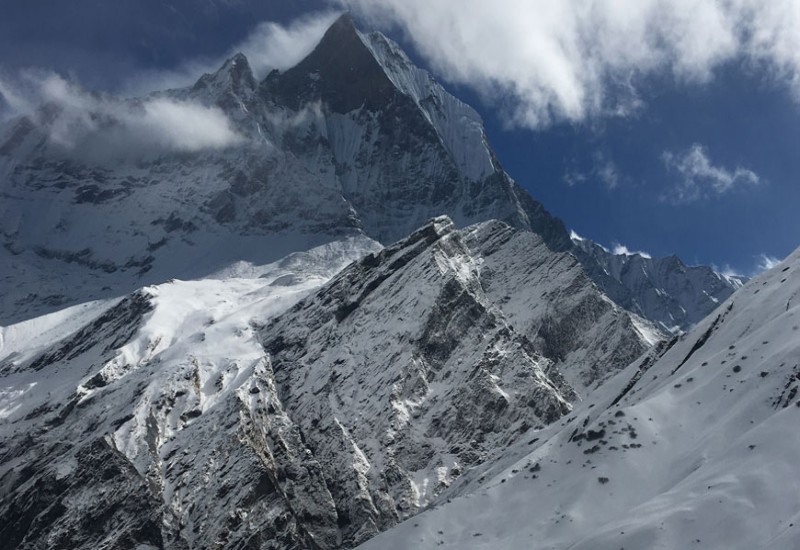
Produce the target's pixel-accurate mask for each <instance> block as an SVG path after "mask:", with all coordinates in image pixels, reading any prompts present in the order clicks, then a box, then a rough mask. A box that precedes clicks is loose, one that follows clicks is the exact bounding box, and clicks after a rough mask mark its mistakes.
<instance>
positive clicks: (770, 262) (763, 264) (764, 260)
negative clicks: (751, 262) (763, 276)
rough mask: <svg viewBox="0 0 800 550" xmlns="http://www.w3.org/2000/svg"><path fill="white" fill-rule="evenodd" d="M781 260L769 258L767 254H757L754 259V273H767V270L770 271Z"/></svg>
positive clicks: (773, 257)
mask: <svg viewBox="0 0 800 550" xmlns="http://www.w3.org/2000/svg"><path fill="white" fill-rule="evenodd" d="M781 261H782V260H780V259H778V258H776V257H775V256H770V255H769V254H759V255H758V257H757V258H756V272H757V273H760V272H762V271H767V270H768V269H772V268H773V267H775V266H776V265H778V264H779V263H781Z"/></svg>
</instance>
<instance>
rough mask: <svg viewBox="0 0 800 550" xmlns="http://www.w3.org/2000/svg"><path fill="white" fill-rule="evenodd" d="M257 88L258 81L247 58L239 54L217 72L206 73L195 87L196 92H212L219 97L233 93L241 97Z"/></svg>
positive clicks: (228, 60)
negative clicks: (219, 95)
mask: <svg viewBox="0 0 800 550" xmlns="http://www.w3.org/2000/svg"><path fill="white" fill-rule="evenodd" d="M255 88H256V79H255V76H253V70H252V69H251V68H250V63H249V61H248V60H247V57H246V56H245V55H244V54H243V53H241V52H237V53H235V54H234V55H233V56H231V57H230V58H229V59H227V60H226V61H225V63H223V64H222V66H221V67H220V68H219V69H218V70H217V72H215V73H213V74H211V73H206V74H204V75H203V76H201V77H200V79H199V80H198V81H197V83H196V84H195V85H194V87H193V90H194V91H201V90H212V91H213V92H215V93H216V94H217V95H218V94H220V93H223V94H224V93H225V92H232V93H233V94H234V95H241V94H242V93H243V92H245V91H248V90H249V91H252V90H255Z"/></svg>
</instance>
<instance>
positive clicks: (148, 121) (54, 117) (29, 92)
mask: <svg viewBox="0 0 800 550" xmlns="http://www.w3.org/2000/svg"><path fill="white" fill-rule="evenodd" d="M19 86H20V91H14V90H13V87H11V86H8V85H7V84H6V85H5V87H4V88H3V89H4V90H5V89H8V90H9V91H10V92H11V93H12V94H14V95H15V96H19V97H26V98H27V100H26V103H25V105H23V107H25V108H28V109H31V110H32V109H33V106H34V105H40V104H43V105H45V108H44V109H38V110H35V111H33V110H32V113H31V115H30V117H31V119H32V120H33V122H34V123H36V124H37V125H39V126H40V127H41V128H42V129H43V130H44V131H45V132H46V133H47V136H48V139H49V142H50V143H51V144H52V145H53V146H55V147H56V148H57V149H58V150H61V151H64V152H67V153H69V154H71V155H74V156H78V157H81V158H84V159H87V160H92V161H95V162H104V161H118V160H124V159H130V158H139V157H141V156H143V155H151V154H159V153H162V152H174V151H177V152H196V151H201V150H204V149H219V148H224V147H228V146H231V145H235V144H238V143H241V142H242V141H243V140H244V138H243V137H242V136H241V135H239V134H238V133H237V132H236V130H235V129H234V128H233V126H232V124H231V122H230V121H229V120H228V118H227V116H226V115H225V114H224V113H223V112H222V111H221V110H220V109H219V108H217V107H206V106H203V105H199V104H196V103H192V102H189V101H178V100H174V99H168V98H164V97H160V98H148V99H144V100H139V101H134V100H121V99H117V98H114V97H110V96H104V95H100V94H92V93H88V92H86V91H84V90H83V89H81V88H80V87H79V86H77V85H75V84H73V83H70V82H68V81H66V80H64V79H63V78H61V77H60V76H58V75H55V74H47V73H42V72H28V73H25V74H24V75H23V78H22V80H21V82H20V85H19ZM4 95H5V94H4Z"/></svg>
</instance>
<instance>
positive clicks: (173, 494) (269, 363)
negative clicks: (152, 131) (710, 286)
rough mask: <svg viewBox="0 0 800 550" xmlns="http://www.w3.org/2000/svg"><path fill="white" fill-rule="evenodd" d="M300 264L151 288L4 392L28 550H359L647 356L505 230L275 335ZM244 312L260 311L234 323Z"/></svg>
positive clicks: (412, 244) (435, 252)
mask: <svg viewBox="0 0 800 550" xmlns="http://www.w3.org/2000/svg"><path fill="white" fill-rule="evenodd" d="M523 249H524V250H525V251H527V254H520V250H523ZM299 262H301V260H300V259H299V258H293V259H292V260H287V261H285V262H280V263H281V264H282V265H285V270H284V271H288V272H290V273H291V274H292V275H289V274H283V275H280V276H277V277H276V278H275V279H274V280H272V281H269V280H264V281H263V282H260V283H259V282H257V281H250V282H248V283H247V284H246V285H245V286H244V289H245V290H243V291H242V295H241V296H238V298H234V297H233V295H224V296H222V297H217V296H218V294H219V293H220V292H221V291H222V289H223V287H224V284H225V283H222V282H213V285H212V287H209V288H208V289H207V290H203V289H205V287H204V286H202V285H209V284H210V283H209V282H174V283H168V284H164V285H160V286H158V287H148V289H145V290H142V291H140V292H137V293H136V294H134V295H132V296H130V297H128V298H126V299H124V300H121V301H119V302H117V303H115V304H111V305H109V306H108V307H107V308H106V309H104V310H103V311H101V312H99V313H98V314H97V315H95V316H94V317H91V318H86V319H85V320H84V322H83V324H82V325H81V326H76V327H75V329H74V331H72V332H70V333H69V335H68V336H66V337H64V338H62V339H59V340H56V341H54V342H52V343H50V345H49V346H47V347H45V348H43V349H42V351H41V352H40V353H38V354H36V355H35V356H31V357H29V358H24V357H16V358H15V357H9V358H7V363H4V365H3V369H0V379H2V381H3V384H4V386H3V387H5V385H9V386H13V384H14V383H15V381H16V383H17V386H16V387H17V388H19V389H20V390H21V391H22V392H23V394H22V395H23V396H26V395H27V396H26V397H24V398H23V397H19V398H18V399H19V401H14V398H13V397H11V396H8V395H1V396H0V398H2V399H3V401H2V402H0V404H2V406H3V407H4V409H3V410H5V411H8V412H7V414H8V416H7V417H6V418H4V419H3V422H4V424H2V425H1V426H2V428H3V429H2V430H0V449H2V453H1V454H0V484H2V487H3V494H2V497H1V498H0V526H2V528H3V529H5V530H6V531H5V533H6V535H7V537H8V538H9V539H10V540H13V541H14V543H15V545H16V546H18V547H20V548H45V547H48V546H47V545H48V544H49V542H48V541H57V543H58V544H59V545H61V546H59V547H62V546H63V547H64V548H80V549H84V548H86V549H89V548H94V547H96V546H97V544H98V540H100V539H99V538H98V537H101V536H102V537H104V538H103V539H102V540H108V541H111V542H112V543H113V545H114V547H119V548H137V545H150V546H153V547H157V548H162V547H163V548H170V549H172V548H174V549H180V550H183V549H189V548H213V547H215V546H216V547H221V548H249V547H254V548H270V549H275V550H277V549H284V548H298V549H300V548H303V549H306V548H308V549H333V548H348V547H352V546H355V545H357V544H359V543H361V542H363V541H365V540H367V539H369V538H370V537H372V536H374V535H375V534H377V533H378V532H380V531H383V530H385V529H387V528H389V527H391V526H393V525H395V524H396V523H397V522H399V521H402V520H403V519H406V518H408V517H411V516H413V515H414V514H416V513H418V512H419V511H420V510H422V509H423V508H425V506H426V505H427V504H428V503H430V502H432V501H433V499H435V498H436V497H437V496H438V495H440V494H442V492H443V491H445V490H447V489H448V487H451V486H452V485H453V484H454V483H457V482H459V480H460V478H461V476H462V475H463V474H464V473H465V472H468V471H470V470H471V469H473V468H475V467H478V466H481V465H484V466H485V465H490V464H492V463H493V461H495V460H496V459H497V458H498V457H500V456H502V454H503V453H504V450H505V449H506V448H507V447H508V446H509V445H513V444H514V443H515V442H517V441H519V440H521V439H522V438H524V437H528V438H530V435H529V434H528V432H529V431H530V430H531V429H538V428H542V427H544V426H546V425H548V424H550V423H552V422H554V421H556V420H558V419H560V418H561V417H562V415H564V414H566V413H567V412H569V411H570V410H571V407H572V404H573V403H574V402H576V401H577V400H578V399H579V396H581V395H583V394H584V393H585V392H586V391H587V390H588V388H590V387H591V386H592V385H593V384H595V383H596V382H597V381H598V380H602V379H604V377H606V376H608V375H609V374H610V373H612V372H614V371H616V370H618V369H619V368H621V367H622V366H623V364H621V363H620V361H622V359H621V358H623V357H626V356H627V355H629V354H637V353H639V352H640V351H641V350H644V349H645V347H646V344H645V342H644V341H643V340H642V338H641V336H640V335H639V334H638V333H637V332H636V330H635V329H634V327H633V326H632V324H631V320H630V317H629V316H628V314H627V313H625V312H624V311H622V310H620V309H619V308H617V307H616V306H614V305H613V304H612V303H611V302H610V301H608V300H606V299H604V298H603V297H602V295H600V294H599V293H598V292H597V290H596V288H595V287H594V285H592V283H591V281H590V280H589V279H588V278H587V277H586V276H585V274H584V273H583V271H582V270H581V268H580V265H579V264H578V263H577V261H576V260H575V258H574V257H573V256H571V255H570V254H568V253H555V252H553V251H551V250H550V249H549V248H548V247H547V246H546V244H545V243H544V242H543V241H542V239H541V238H539V237H537V236H536V235H534V234H533V233H530V232H526V231H519V230H515V229H513V228H511V227H510V226H508V225H507V224H503V223H501V222H487V223H484V224H478V225H476V226H471V227H468V228H466V229H463V230H458V229H456V227H455V224H454V223H453V222H452V221H451V220H450V219H448V218H446V217H440V218H435V219H434V220H432V221H431V222H430V223H428V224H426V225H425V226H423V227H422V228H420V229H419V230H417V231H415V232H413V233H412V234H411V235H410V236H409V237H407V238H406V239H404V240H402V241H399V242H398V243H395V244H394V245H391V246H389V247H387V248H384V249H382V250H381V251H379V252H375V253H372V254H368V255H367V256H364V257H362V258H361V259H360V260H358V261H356V262H354V263H352V264H350V265H349V266H348V267H347V268H345V269H344V270H343V271H341V272H340V273H339V274H338V275H336V276H335V277H334V278H333V279H331V280H330V281H329V282H328V283H326V284H324V285H322V286H321V287H318V289H317V290H315V291H314V292H313V293H311V294H309V295H308V296H306V297H305V298H303V299H299V297H298V300H299V301H297V302H296V304H295V305H294V306H293V307H291V308H289V306H288V304H287V306H286V307H287V308H288V309H285V310H281V312H279V313H277V314H275V316H273V317H270V315H272V314H270V313H268V312H269V311H271V308H273V307H274V306H272V305H270V304H271V302H269V300H268V299H265V298H263V297H261V295H262V294H261V293H266V294H265V296H270V295H273V293H277V294H274V295H276V296H283V295H284V294H285V293H286V292H287V291H290V290H291V288H292V287H293V285H297V284H302V278H297V277H296V276H295V275H293V274H295V273H296V272H297V271H298V268H299V267H300V265H301V264H300V263H299ZM284 271H281V272H280V273H283V272H284ZM298 280H299V281H301V282H300V283H298V282H297V281H298ZM227 284H243V283H241V282H240V283H233V282H229V283H227ZM195 287H197V288H198V289H200V291H201V292H200V294H192V295H189V296H188V297H184V298H183V299H182V300H178V299H177V298H176V297H181V296H184V294H183V292H185V290H182V289H185V288H195ZM287 289H289V290H287ZM172 294H174V295H175V296H176V297H173V298H170V296H171V295H172ZM232 299H237V300H241V303H242V306H239V307H244V308H248V309H246V310H245V312H241V311H239V310H238V309H233V310H230V309H226V310H225V313H224V315H219V314H217V313H215V308H216V307H218V303H220V302H221V303H228V302H229V301H230V300H232ZM187 300H188V302H187ZM204 300H206V301H210V304H211V305H206V304H205V302H204ZM198 301H199V303H198ZM214 304H217V305H214ZM212 306H213V307H212ZM227 307H232V306H227ZM186 308H189V309H188V312H187V311H185V310H186ZM215 318H216V320H215ZM262 319H263V320H262ZM255 320H262V321H258V322H257V323H256V321H255ZM552 326H558V327H559V328H560V330H559V331H554V330H551V328H550V327H552ZM561 331H563V332H564V333H565V334H568V335H570V338H568V339H565V338H563V337H562V333H561ZM248 333H249V334H250V336H248ZM247 338H251V339H252V341H251V342H250V344H248V345H246V346H244V347H243V344H242V341H243V340H244V339H247ZM567 340H569V341H567ZM612 347H613V348H614V352H613V353H612V352H608V353H605V352H604V351H603V348H612ZM604 353H605V355H604ZM587 355H589V356H591V357H593V358H594V362H593V363H591V365H589V364H588V363H587V362H586V361H585V357H586V356H587ZM47 379H54V380H58V381H59V383H57V384H51V385H50V386H48V387H47V388H48V394H47V395H46V396H45V395H43V393H42V392H38V393H36V394H29V393H28V394H26V391H28V390H29V388H28V389H27V390H26V388H27V386H28V385H27V383H25V382H24V381H25V380H39V381H45V380H47ZM50 392H52V395H51V394H50ZM26 400H37V403H39V405H35V404H26V403H27V402H26ZM17 405H18V406H19V407H22V408H20V409H18V408H17ZM26 407H27V408H26ZM426 480H427V481H426ZM85 518H91V519H92V523H91V525H89V524H87V523H86V521H87V520H86V519H85Z"/></svg>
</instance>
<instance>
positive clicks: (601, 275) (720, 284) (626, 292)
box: [573, 239, 747, 332]
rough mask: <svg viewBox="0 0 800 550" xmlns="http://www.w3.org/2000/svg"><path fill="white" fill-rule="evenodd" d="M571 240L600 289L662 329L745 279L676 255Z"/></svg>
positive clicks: (687, 318) (681, 325) (701, 314)
mask: <svg viewBox="0 0 800 550" xmlns="http://www.w3.org/2000/svg"><path fill="white" fill-rule="evenodd" d="M574 245H575V246H574V249H573V251H574V253H575V255H576V256H577V257H578V258H579V259H580V260H581V263H583V265H584V266H585V267H586V270H587V271H588V272H589V275H590V276H591V277H592V278H593V279H594V280H595V281H596V282H597V284H598V286H599V287H600V288H601V289H602V290H603V292H605V293H606V294H607V295H608V296H609V297H610V298H612V299H613V300H614V301H615V302H617V303H618V304H620V305H621V306H622V307H624V308H626V309H628V310H629V311H633V312H635V313H638V314H639V315H642V316H644V317H646V318H647V319H649V320H651V321H652V322H654V323H656V324H658V325H659V326H660V327H661V328H662V330H665V331H673V332H674V331H676V330H678V329H687V328H689V327H691V326H693V325H695V324H696V323H698V322H700V321H702V320H703V319H704V318H705V317H706V316H708V315H709V314H710V313H711V312H712V311H714V310H715V309H716V308H717V307H718V306H719V304H721V303H722V302H724V301H725V300H726V299H727V298H728V297H729V296H730V295H731V294H733V292H734V291H735V290H736V289H738V288H740V287H741V286H742V284H743V283H744V282H745V281H746V280H747V279H745V278H742V277H726V276H724V275H721V274H719V273H717V272H715V271H714V270H712V269H711V268H709V267H706V266H687V265H686V264H684V263H683V262H682V261H681V260H680V258H678V257H677V256H669V257H666V258H649V257H644V256H642V255H640V254H611V253H610V252H609V251H608V250H606V249H604V248H603V247H602V246H599V245H597V244H595V243H593V242H591V241H587V240H582V239H574Z"/></svg>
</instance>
